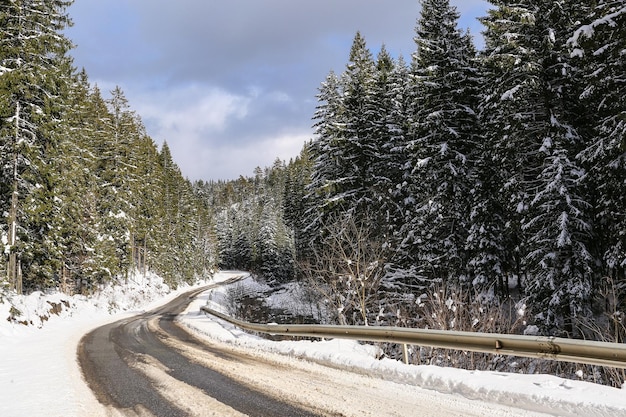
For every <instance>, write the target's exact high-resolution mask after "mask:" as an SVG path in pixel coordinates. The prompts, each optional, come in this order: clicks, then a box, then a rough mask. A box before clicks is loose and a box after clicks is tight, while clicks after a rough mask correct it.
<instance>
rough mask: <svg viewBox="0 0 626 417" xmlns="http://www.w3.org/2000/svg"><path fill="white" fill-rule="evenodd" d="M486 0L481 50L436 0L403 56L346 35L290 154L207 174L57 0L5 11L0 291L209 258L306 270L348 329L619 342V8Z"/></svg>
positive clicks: (77, 285) (164, 268)
mask: <svg viewBox="0 0 626 417" xmlns="http://www.w3.org/2000/svg"><path fill="white" fill-rule="evenodd" d="M490 3H491V4H492V7H491V10H490V11H489V12H488V14H487V16H485V17H484V18H482V19H481V21H482V23H483V25H484V32H483V35H484V39H485V46H484V48H483V49H482V50H480V51H477V50H476V48H475V46H474V45H473V41H472V39H471V37H470V35H469V34H468V33H466V32H465V31H463V30H461V29H460V28H459V27H458V19H459V15H458V13H457V11H456V9H455V8H454V7H451V6H450V4H449V1H447V0H423V1H422V2H421V12H420V16H419V17H418V20H417V25H416V30H415V42H416V51H415V53H414V54H413V55H412V56H411V59H410V60H408V62H407V61H406V60H405V59H404V58H403V57H393V56H392V55H391V54H390V53H388V52H387V50H386V49H385V47H384V46H382V47H381V48H380V49H379V51H378V52H377V54H376V56H374V55H373V54H372V52H371V51H370V49H369V48H368V46H367V44H366V41H365V39H364V37H363V36H362V35H361V34H360V33H357V34H356V36H355V38H354V42H353V44H352V47H351V50H350V51H349V54H348V63H347V65H346V67H345V69H344V70H343V71H342V72H341V73H335V72H331V73H329V74H328V76H327V78H326V79H325V80H323V82H322V84H321V86H320V89H319V94H318V96H317V99H318V106H317V109H316V112H315V114H314V115H312V116H313V120H314V121H313V123H314V129H315V135H314V137H313V138H312V140H311V142H310V143H307V144H306V145H305V146H304V148H303V150H302V152H301V154H300V155H299V156H298V157H296V158H294V159H293V160H291V161H289V163H285V162H282V161H280V160H277V161H276V163H275V164H274V165H273V166H272V167H267V168H265V169H261V168H258V169H257V170H256V171H255V173H254V175H253V176H252V177H243V176H242V177H240V178H239V179H238V180H236V181H198V182H196V183H191V182H189V181H188V180H186V179H185V178H184V177H183V176H182V174H181V172H180V169H179V168H178V167H177V166H176V164H175V163H174V162H173V160H172V157H171V154H170V151H169V149H168V147H167V144H164V145H163V146H162V147H161V149H158V147H157V146H156V145H155V143H154V141H153V140H152V139H151V138H150V137H149V136H148V135H147V134H146V132H145V129H144V127H143V125H142V123H141V119H140V117H139V116H138V115H137V114H135V113H134V112H133V111H132V110H131V108H130V105H129V103H128V102H127V100H126V98H125V97H124V94H123V92H122V91H121V89H120V88H116V89H114V90H113V91H112V92H110V94H109V95H107V96H106V97H104V96H103V94H102V93H101V91H100V90H99V89H98V88H97V86H93V85H91V84H90V83H89V80H88V77H87V75H86V73H85V71H79V70H77V69H75V68H74V67H73V65H72V60H71V58H70V57H69V55H68V52H69V50H70V48H71V42H70V41H69V40H68V39H66V38H65V37H64V36H63V35H62V29H63V28H64V27H65V26H67V24H69V17H68V16H67V15H66V13H65V10H66V8H67V6H68V5H69V4H71V2H70V1H60V0H56V1H46V2H4V3H2V6H0V7H1V8H0V21H1V25H2V28H3V31H2V33H1V34H0V112H1V116H0V161H1V162H2V164H1V166H0V168H1V169H0V176H1V181H0V205H1V207H0V209H1V211H2V214H3V217H4V219H5V221H4V222H2V224H1V225H0V237H1V238H2V243H3V248H4V257H3V258H2V261H0V273H1V274H2V275H1V276H2V277H3V278H2V282H3V283H4V286H5V287H10V288H12V289H14V290H17V291H18V292H29V291H33V290H45V289H51V288H59V289H61V290H63V291H66V292H81V293H89V292H90V291H93V289H94V288H96V287H97V286H98V285H100V284H103V283H106V282H108V281H110V280H113V279H118V278H120V277H122V278H123V277H124V276H126V275H127V274H129V273H130V272H132V271H133V270H144V271H145V270H151V271H154V272H156V273H158V274H161V275H163V276H164V277H165V278H166V279H167V280H168V282H169V283H171V284H172V285H176V284H177V283H180V282H182V281H191V280H193V279H195V278H196V277H197V276H202V275H205V274H208V273H210V271H211V270H212V268H213V267H215V266H219V267H222V268H241V269H247V270H251V271H253V272H255V273H257V274H259V275H262V276H264V277H265V278H266V279H267V280H268V281H274V282H278V283H280V282H285V281H290V280H293V279H298V280H302V281H306V282H308V283H310V284H311V285H312V286H314V287H316V288H317V289H318V290H319V293H320V294H323V296H324V298H325V299H326V301H327V303H328V306H329V309H328V311H329V312H330V314H331V315H332V317H330V319H332V320H334V321H336V322H339V323H347V324H385V325H399V326H414V327H425V326H427V327H437V328H444V329H463V330H475V331H503V332H504V331H519V332H522V331H524V330H526V331H531V330H529V329H532V331H534V332H538V333H541V334H551V335H559V336H571V337H594V338H603V337H610V338H612V340H616V341H623V340H624V336H625V334H626V332H625V323H624V320H625V319H624V310H625V309H624V306H625V303H626V276H625V268H626V209H625V200H626V193H625V192H624V190H625V188H626V183H625V181H626V175H625V155H626V143H625V139H624V131H625V128H626V108H625V106H624V100H625V97H626V94H625V93H626V85H625V84H626V79H624V74H625V73H626V66H625V62H624V60H625V56H626V53H625V52H624V51H626V3H625V2H624V1H623V0H619V1H608V0H598V1H592V2H584V4H581V2H577V1H571V0H562V1H556V2H541V1H537V0H524V1H516V2H509V1H499V0H498V1H496V0H492V1H491V2H490ZM607 335H608V336H607Z"/></svg>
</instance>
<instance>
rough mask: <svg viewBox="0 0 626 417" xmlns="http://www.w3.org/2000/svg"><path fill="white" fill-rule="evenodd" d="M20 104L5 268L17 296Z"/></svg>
mask: <svg viewBox="0 0 626 417" xmlns="http://www.w3.org/2000/svg"><path fill="white" fill-rule="evenodd" d="M20 110H21V109H20V103H19V101H18V103H17V105H16V108H15V145H14V149H13V193H12V195H11V207H10V209H9V236H8V242H7V243H8V244H9V248H10V252H9V264H8V266H7V280H8V282H9V284H10V285H12V286H13V288H14V289H15V291H17V293H18V294H21V293H22V274H21V270H20V268H19V263H18V259H17V252H16V248H15V244H16V242H17V214H18V213H17V212H18V210H17V205H18V192H19V188H18V186H19V184H18V170H17V167H18V157H17V156H18V152H17V144H18V142H19V137H20Z"/></svg>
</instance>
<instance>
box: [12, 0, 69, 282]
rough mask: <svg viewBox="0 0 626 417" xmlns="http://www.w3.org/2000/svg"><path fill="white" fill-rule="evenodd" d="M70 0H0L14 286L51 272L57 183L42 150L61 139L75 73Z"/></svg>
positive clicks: (50, 149)
mask: <svg viewBox="0 0 626 417" xmlns="http://www.w3.org/2000/svg"><path fill="white" fill-rule="evenodd" d="M71 3H72V2H71V1H61V0H51V1H46V2H41V1H36V2H35V1H27V0H19V1H12V2H3V3H2V6H0V7H1V9H0V20H1V21H2V34H1V35H0V108H1V110H0V112H1V114H0V157H1V158H2V161H4V163H3V165H2V169H1V170H0V177H1V181H0V183H2V184H3V186H2V189H1V191H2V196H1V197H0V209H1V210H2V212H4V213H7V215H6V220H7V221H6V226H4V227H3V228H2V235H3V241H5V242H6V243H5V245H6V250H5V253H8V257H7V263H6V271H7V281H8V282H9V284H10V286H11V287H12V288H14V289H15V290H16V291H17V292H22V289H23V288H24V287H27V288H42V287H45V286H46V285H49V283H50V282H51V280H53V270H54V269H55V267H54V265H51V264H50V258H51V257H49V254H48V253H47V251H48V249H49V247H48V245H47V243H46V242H47V234H48V233H49V228H48V221H50V216H51V213H52V206H51V199H52V189H51V188H52V187H54V184H53V178H52V172H51V171H50V167H49V165H48V164H47V158H48V156H49V155H50V154H53V153H54V152H55V151H54V149H55V148H56V147H57V146H58V142H59V136H58V134H57V133H58V132H56V131H55V127H56V125H57V123H58V122H59V120H60V119H59V116H60V115H61V114H62V111H63V106H64V105H66V97H67V94H68V90H69V89H68V86H67V82H68V81H69V79H70V76H71V74H72V67H71V60H70V58H69V57H68V55H67V54H68V51H69V50H70V48H71V46H72V45H71V43H70V41H69V40H68V39H66V38H65V37H64V36H63V34H62V30H63V29H64V28H65V27H67V26H68V25H69V24H70V20H69V18H68V16H67V14H66V12H65V10H66V8H67V7H68V6H69V5H70V4H71ZM55 258H56V256H54V254H53V256H52V259H55Z"/></svg>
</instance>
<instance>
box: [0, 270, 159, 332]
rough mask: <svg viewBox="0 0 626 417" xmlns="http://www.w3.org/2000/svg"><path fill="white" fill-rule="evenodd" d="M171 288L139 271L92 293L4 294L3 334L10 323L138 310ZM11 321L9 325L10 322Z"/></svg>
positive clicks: (33, 323) (0, 312) (38, 322)
mask: <svg viewBox="0 0 626 417" xmlns="http://www.w3.org/2000/svg"><path fill="white" fill-rule="evenodd" d="M169 292H171V289H170V287H169V286H168V285H167V284H165V283H164V282H163V279H162V278H160V277H158V276H156V275H154V274H148V275H146V276H143V275H139V274H135V275H132V276H130V277H129V278H128V280H127V281H126V282H119V283H114V285H107V286H106V287H104V288H102V289H101V290H99V291H98V292H97V293H96V294H94V295H93V296H92V297H90V298H88V297H86V296H84V295H72V296H69V295H66V294H63V293H59V292H51V293H43V292H40V291H36V292H33V293H31V294H29V295H25V296H20V295H17V294H11V293H9V294H6V295H4V297H2V296H0V335H2V332H3V330H2V329H4V330H5V331H6V330H7V327H9V328H12V329H15V327H16V326H17V327H20V326H34V327H36V328H42V327H44V326H45V325H46V324H47V323H48V322H53V321H56V320H64V319H67V318H70V317H73V316H74V315H77V314H85V313H89V312H91V313H95V312H105V313H107V314H115V313H119V312H123V311H128V310H135V309H138V308H141V307H143V306H145V305H146V304H148V303H150V302H152V301H153V300H156V299H158V298H162V297H163V296H164V295H166V294H168V293H169ZM7 323H8V325H7Z"/></svg>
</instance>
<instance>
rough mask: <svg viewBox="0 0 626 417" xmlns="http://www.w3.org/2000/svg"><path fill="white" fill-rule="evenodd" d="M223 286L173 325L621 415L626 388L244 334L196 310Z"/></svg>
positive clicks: (374, 371) (401, 376)
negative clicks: (405, 360) (425, 362)
mask: <svg viewBox="0 0 626 417" xmlns="http://www.w3.org/2000/svg"><path fill="white" fill-rule="evenodd" d="M224 293H225V290H224V288H223V287H221V288H218V289H214V290H210V291H207V292H205V293H203V294H201V295H200V296H199V297H198V298H196V300H195V301H194V302H192V303H191V304H190V305H189V307H188V308H187V310H186V311H185V312H184V313H183V314H182V315H181V316H180V317H179V321H180V322H181V323H182V324H184V325H185V326H186V327H188V328H189V329H191V330H192V331H194V332H195V333H196V334H198V335H199V336H201V337H204V338H207V339H209V340H218V341H221V342H225V343H231V344H233V345H236V346H240V347H244V348H247V349H250V350H252V351H255V352H257V354H258V355H260V356H263V355H266V354H280V355H288V356H291V357H293V358H304V359H307V360H310V361H314V362H318V363H322V364H327V365H331V366H333V367H337V368H342V369H348V370H350V371H356V372H359V373H363V374H367V375H372V376H377V377H381V378H385V379H388V380H393V381H395V382H400V383H405V384H412V385H418V386H420V387H422V388H426V389H431V390H435V391H438V392H443V393H450V394H456V395H462V396H464V397H466V398H470V399H475V400H479V401H484V402H491V403H498V404H503V405H509V406H514V407H519V408H522V409H525V410H529V411H538V412H543V413H549V414H554V415H558V416H581V415H585V416H589V417H593V416H603V417H604V416H607V417H608V416H617V415H626V390H625V389H622V390H619V389H615V388H611V387H607V386H603V385H597V384H593V383H589V382H583V381H573V380H569V379H563V378H558V377H555V376H551V375H524V374H515V373H504V372H487V371H467V370H460V369H453V368H443V367H438V366H432V365H406V364H404V363H402V362H398V361H395V360H391V359H387V358H385V359H377V358H379V356H380V355H379V353H380V352H379V350H378V349H377V348H376V347H375V346H373V345H363V344H360V343H358V342H356V341H352V340H341V339H334V340H326V341H321V342H312V341H281V342H276V341H270V340H266V339H263V338H261V337H258V336H255V335H251V334H248V333H246V332H244V331H242V330H240V329H239V328H236V327H234V326H233V325H231V324H229V323H227V322H225V321H223V320H220V319H218V318H216V317H211V316H206V315H205V314H204V313H202V312H201V311H200V307H201V306H203V305H206V304H209V306H210V307H211V308H218V309H219V307H220V306H219V300H220V299H222V297H223V294H224Z"/></svg>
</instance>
